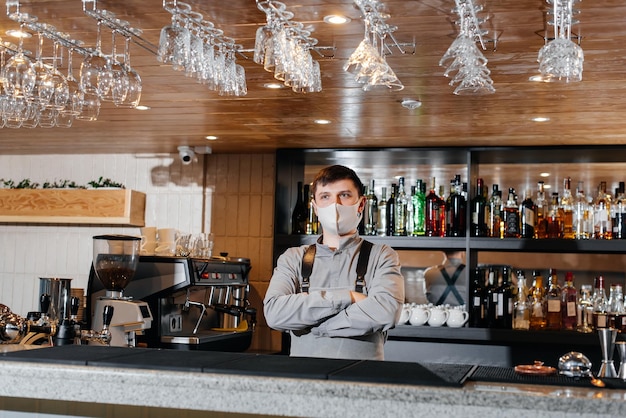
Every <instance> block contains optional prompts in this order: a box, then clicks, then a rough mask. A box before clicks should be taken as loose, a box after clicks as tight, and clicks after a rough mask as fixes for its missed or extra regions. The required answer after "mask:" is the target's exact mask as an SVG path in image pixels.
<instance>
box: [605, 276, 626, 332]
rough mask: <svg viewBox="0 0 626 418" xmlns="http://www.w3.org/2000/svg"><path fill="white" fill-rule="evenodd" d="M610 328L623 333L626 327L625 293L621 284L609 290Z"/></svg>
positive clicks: (614, 285) (613, 285) (612, 286)
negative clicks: (625, 326)
mask: <svg viewBox="0 0 626 418" xmlns="http://www.w3.org/2000/svg"><path fill="white" fill-rule="evenodd" d="M608 313H609V327H610V328H615V329H617V330H619V331H620V332H623V329H624V325H626V323H625V322H626V312H625V311H624V293H623V291H622V285H621V284H612V285H611V288H610V290H609V301H608Z"/></svg>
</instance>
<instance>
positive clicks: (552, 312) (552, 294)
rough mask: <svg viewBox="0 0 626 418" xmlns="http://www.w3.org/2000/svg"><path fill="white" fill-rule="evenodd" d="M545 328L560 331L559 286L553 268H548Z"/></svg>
mask: <svg viewBox="0 0 626 418" xmlns="http://www.w3.org/2000/svg"><path fill="white" fill-rule="evenodd" d="M546 308H547V309H546V328H545V329H547V330H551V331H560V330H561V327H562V325H563V317H562V314H561V288H560V287H559V281H558V278H557V275H556V270H555V269H550V277H549V278H548V292H547V293H546Z"/></svg>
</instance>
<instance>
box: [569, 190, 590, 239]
mask: <svg viewBox="0 0 626 418" xmlns="http://www.w3.org/2000/svg"><path fill="white" fill-rule="evenodd" d="M583 184H584V183H583V182H582V181H579V182H578V187H576V199H575V202H574V220H573V224H572V226H573V228H574V238H576V239H589V238H591V237H592V236H593V223H592V216H593V211H592V210H591V208H590V207H589V202H588V201H587V196H585V190H584V187H583Z"/></svg>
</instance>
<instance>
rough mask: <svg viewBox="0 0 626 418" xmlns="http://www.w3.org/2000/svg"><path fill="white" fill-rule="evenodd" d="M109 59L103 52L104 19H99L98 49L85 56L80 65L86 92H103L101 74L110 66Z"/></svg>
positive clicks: (81, 78) (81, 83)
mask: <svg viewBox="0 0 626 418" xmlns="http://www.w3.org/2000/svg"><path fill="white" fill-rule="evenodd" d="M108 64H109V62H108V60H107V59H106V58H105V57H104V55H103V54H102V20H101V19H98V20H97V34H96V49H95V50H94V51H92V53H91V54H90V55H88V56H87V57H85V59H84V60H83V62H82V64H81V65H80V85H81V88H82V90H83V91H84V92H89V93H96V94H102V92H101V91H100V90H99V89H98V88H99V76H100V73H101V72H105V71H106V70H107V67H108Z"/></svg>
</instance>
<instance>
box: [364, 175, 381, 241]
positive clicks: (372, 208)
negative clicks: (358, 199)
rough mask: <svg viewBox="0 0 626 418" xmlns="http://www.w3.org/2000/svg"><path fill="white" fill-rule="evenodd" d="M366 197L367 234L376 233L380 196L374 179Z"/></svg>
mask: <svg viewBox="0 0 626 418" xmlns="http://www.w3.org/2000/svg"><path fill="white" fill-rule="evenodd" d="M366 199H367V203H366V210H365V235H376V233H377V228H378V198H377V197H376V193H375V191H374V180H372V182H371V184H370V187H369V190H368V194H367V196H366Z"/></svg>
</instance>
